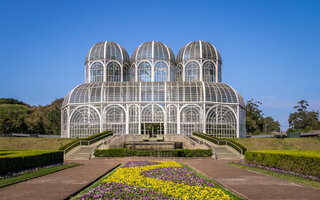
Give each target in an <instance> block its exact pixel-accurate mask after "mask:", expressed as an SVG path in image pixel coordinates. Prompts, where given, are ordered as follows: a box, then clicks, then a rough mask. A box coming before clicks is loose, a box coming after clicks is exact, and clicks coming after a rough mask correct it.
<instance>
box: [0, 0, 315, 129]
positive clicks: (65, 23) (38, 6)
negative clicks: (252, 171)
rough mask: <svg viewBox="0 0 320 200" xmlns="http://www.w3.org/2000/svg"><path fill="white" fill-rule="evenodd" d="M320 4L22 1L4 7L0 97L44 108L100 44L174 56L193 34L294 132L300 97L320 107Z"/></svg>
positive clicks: (73, 81) (80, 76)
mask: <svg viewBox="0 0 320 200" xmlns="http://www.w3.org/2000/svg"><path fill="white" fill-rule="evenodd" d="M319 10H320V1H317V0H314V1H308V0H304V1H303V0H301V1H293V0H281V1H280V0H276V1H271V0H268V1H262V0H257V1H228V0H226V1H213V0H212V1H201V0H194V1H186V0H184V1H164V0H162V1H152V0H148V1H106V0H105V1H101V0H90V1H89V0H88V1H79V0H77V1H33V0H28V1H15V0H2V1H1V7H0V27H1V29H0V36H1V37H0V55H1V59H0V67H1V73H0V85H1V87H0V97H7V98H9V97H10V98H16V99H19V100H22V101H24V102H26V103H29V104H31V105H38V104H41V105H45V104H49V103H50V102H52V101H53V100H54V99H55V98H60V97H64V96H65V95H66V94H67V93H68V92H69V91H70V90H71V89H72V88H73V87H75V86H76V85H78V84H80V83H83V82H84V59H85V56H86V53H87V51H88V50H89V49H90V47H91V46H92V45H93V44H95V43H96V42H99V41H106V40H109V41H115V42H117V43H119V44H120V45H122V46H123V47H124V48H125V49H126V50H127V51H128V53H129V54H130V55H131V54H132V52H133V51H134V49H135V48H136V47H138V45H140V44H141V43H142V42H144V41H150V40H156V41H161V42H163V43H165V44H166V45H168V46H169V47H170V48H171V49H172V50H173V52H174V53H175V54H176V55H177V53H178V51H179V49H180V48H181V47H183V46H184V45H185V44H187V43H188V42H190V41H193V40H207V41H209V42H211V43H213V44H214V45H215V46H216V47H217V48H218V50H219V51H220V53H221V56H222V61H223V65H222V81H223V82H225V83H228V84H230V85H231V86H232V87H234V88H235V89H236V90H238V91H239V92H240V93H241V95H242V96H243V98H244V99H245V101H247V100H249V99H254V100H259V101H261V102H262V103H263V105H262V107H261V108H262V110H263V112H264V113H265V115H266V116H272V117H274V118H275V119H276V120H279V121H280V123H281V125H282V128H283V129H287V124H288V123H287V119H288V115H289V114H290V113H291V112H293V108H292V107H293V106H294V105H296V102H298V101H299V100H301V99H305V100H307V101H309V104H310V106H311V109H313V110H317V111H319V110H320V81H319V79H320V78H319V75H320V64H319V63H320V62H319V61H318V59H319V57H320V39H319V36H320V12H319Z"/></svg>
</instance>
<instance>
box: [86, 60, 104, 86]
mask: <svg viewBox="0 0 320 200" xmlns="http://www.w3.org/2000/svg"><path fill="white" fill-rule="evenodd" d="M96 63H100V64H101V65H102V72H103V74H102V81H103V80H104V79H103V78H104V74H105V71H104V68H105V65H104V63H103V62H102V61H100V60H96V61H93V62H92V63H90V65H89V67H88V75H89V76H88V79H89V80H88V83H92V82H98V81H92V79H91V76H92V75H91V70H92V66H93V65H94V64H96Z"/></svg>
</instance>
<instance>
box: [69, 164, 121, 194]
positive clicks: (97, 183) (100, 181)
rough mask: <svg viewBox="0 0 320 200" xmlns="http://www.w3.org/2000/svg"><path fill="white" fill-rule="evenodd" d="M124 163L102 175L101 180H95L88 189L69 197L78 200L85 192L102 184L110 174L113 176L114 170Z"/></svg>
mask: <svg viewBox="0 0 320 200" xmlns="http://www.w3.org/2000/svg"><path fill="white" fill-rule="evenodd" d="M121 166H122V165H119V166H118V167H116V168H114V169H113V170H112V171H110V172H109V173H107V174H106V175H104V176H103V177H101V178H100V179H99V180H97V181H96V182H94V183H93V184H91V185H90V186H89V187H87V188H86V189H84V190H82V191H81V192H80V193H78V194H76V196H73V197H70V198H69V199H71V200H76V199H79V198H80V197H82V196H83V195H84V194H86V193H88V192H89V191H90V190H92V189H93V188H95V187H97V186H98V185H100V184H101V183H102V182H103V181H104V180H105V179H106V178H107V177H108V176H111V175H112V174H113V173H114V172H116V171H117V170H118V169H119V168H120V167H121Z"/></svg>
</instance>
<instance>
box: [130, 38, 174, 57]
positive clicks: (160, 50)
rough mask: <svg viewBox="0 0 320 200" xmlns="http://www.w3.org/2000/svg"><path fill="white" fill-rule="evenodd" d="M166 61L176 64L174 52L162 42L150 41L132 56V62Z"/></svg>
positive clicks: (143, 44)
mask: <svg viewBox="0 0 320 200" xmlns="http://www.w3.org/2000/svg"><path fill="white" fill-rule="evenodd" d="M153 59H154V60H166V61H171V62H174V59H175V56H174V54H173V52H172V50H171V49H170V48H169V47H168V46H167V45H165V44H163V43H162V42H158V41H149V42H144V43H142V44H141V45H140V46H139V47H138V48H136V49H135V50H134V52H133V54H132V56H131V62H135V61H139V60H153Z"/></svg>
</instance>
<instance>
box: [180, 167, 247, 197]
mask: <svg viewBox="0 0 320 200" xmlns="http://www.w3.org/2000/svg"><path fill="white" fill-rule="evenodd" d="M179 164H180V165H182V167H184V168H187V169H188V170H190V171H193V172H194V173H195V174H196V175H197V176H199V177H200V178H203V179H205V180H207V181H210V182H211V183H213V184H214V187H215V188H217V189H220V190H222V191H223V192H224V193H225V194H227V195H229V196H230V197H232V198H233V199H234V200H244V198H241V197H239V196H237V195H235V194H234V193H232V192H231V191H229V190H227V189H226V188H224V187H222V186H221V185H219V184H218V183H216V182H214V181H213V180H211V179H209V178H208V177H207V176H205V175H203V174H202V173H200V172H199V171H197V170H195V169H193V168H191V167H189V166H188V165H186V164H182V163H179Z"/></svg>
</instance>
